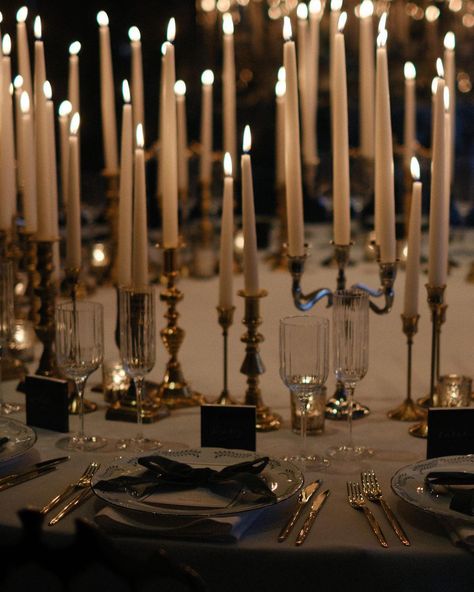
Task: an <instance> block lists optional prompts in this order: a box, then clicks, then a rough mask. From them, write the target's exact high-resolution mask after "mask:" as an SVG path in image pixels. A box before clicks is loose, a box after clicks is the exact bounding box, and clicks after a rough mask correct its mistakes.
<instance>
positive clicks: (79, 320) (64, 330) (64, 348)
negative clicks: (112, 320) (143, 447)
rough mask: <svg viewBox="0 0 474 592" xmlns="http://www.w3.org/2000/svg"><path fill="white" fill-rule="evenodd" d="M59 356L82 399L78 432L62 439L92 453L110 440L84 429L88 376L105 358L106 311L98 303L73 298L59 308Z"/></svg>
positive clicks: (66, 445) (68, 445)
mask: <svg viewBox="0 0 474 592" xmlns="http://www.w3.org/2000/svg"><path fill="white" fill-rule="evenodd" d="M56 356H57V361H58V367H59V369H60V370H61V371H62V373H63V374H64V375H65V376H67V377H68V378H70V379H72V380H74V382H75V384H76V389H77V394H78V398H79V432H78V433H77V434H75V435H74V436H72V437H69V438H66V439H65V440H61V441H60V442H59V445H60V446H61V447H62V448H67V449H70V450H81V451H87V452H91V451H94V450H97V449H98V448H102V447H103V446H105V445H106V444H107V440H106V439H105V438H102V437H101V436H86V435H85V432H84V389H85V386H86V381H87V379H88V377H89V376H90V375H91V374H92V372H94V371H95V370H97V368H99V366H100V365H101V364H102V361H103V357H104V310H103V307H102V304H98V303H96V302H85V301H78V302H76V301H72V302H65V303H63V304H58V306H57V307H56Z"/></svg>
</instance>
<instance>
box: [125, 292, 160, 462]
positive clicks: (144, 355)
mask: <svg viewBox="0 0 474 592" xmlns="http://www.w3.org/2000/svg"><path fill="white" fill-rule="evenodd" d="M119 311H120V314H119V317H120V355H121V357H122V364H123V367H124V368H125V371H126V372H127V374H128V375H129V376H130V377H131V378H132V380H133V382H134V385H135V392H136V397H137V400H136V409H137V427H138V432H137V435H136V436H135V438H131V439H128V440H121V441H120V442H119V444H118V447H119V448H121V449H123V448H127V449H130V450H133V451H137V452H142V451H144V450H155V449H158V448H161V447H162V443H161V442H160V441H159V440H153V439H150V438H145V437H144V436H143V389H144V384H145V375H146V374H148V373H149V372H150V371H151V370H152V368H153V366H154V365H155V355H156V347H155V345H156V344H155V340H156V336H155V324H156V322H155V300H154V292H153V289H152V288H151V287H149V286H142V287H140V288H138V289H135V288H129V287H122V288H120V289H119Z"/></svg>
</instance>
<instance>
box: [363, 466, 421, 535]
mask: <svg viewBox="0 0 474 592" xmlns="http://www.w3.org/2000/svg"><path fill="white" fill-rule="evenodd" d="M360 477H361V480H362V490H363V492H364V495H365V496H366V498H367V499H368V500H370V501H371V502H374V503H377V504H380V505H381V506H382V509H383V511H384V513H385V516H386V517H387V520H388V522H389V524H390V526H391V527H392V528H393V530H394V532H395V534H396V535H397V536H398V538H399V539H400V540H401V542H402V543H403V544H404V545H406V546H407V547H409V546H410V541H409V540H408V537H407V535H406V534H405V532H404V530H403V528H402V527H401V526H400V523H399V522H398V520H397V519H396V517H395V514H394V513H393V512H392V509H391V508H390V506H389V505H388V503H387V502H386V501H385V500H384V498H383V496H382V488H381V487H380V484H379V481H378V479H377V477H376V475H375V472H374V471H369V472H367V473H361V475H360Z"/></svg>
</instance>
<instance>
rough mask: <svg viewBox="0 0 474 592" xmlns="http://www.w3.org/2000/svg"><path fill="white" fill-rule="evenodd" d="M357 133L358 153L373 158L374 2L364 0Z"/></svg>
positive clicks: (360, 45) (361, 15)
mask: <svg viewBox="0 0 474 592" xmlns="http://www.w3.org/2000/svg"><path fill="white" fill-rule="evenodd" d="M359 11H360V12H359V118H360V122H359V134H360V153H361V155H362V156H363V157H365V158H369V159H373V158H374V140H375V136H374V101H375V90H374V78H375V75H374V69H375V60H374V32H373V19H372V15H373V13H374V4H373V2H372V1H371V0H364V1H363V2H362V4H361V5H360V7H359Z"/></svg>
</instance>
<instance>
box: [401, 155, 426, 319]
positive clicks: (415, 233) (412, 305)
mask: <svg viewBox="0 0 474 592" xmlns="http://www.w3.org/2000/svg"><path fill="white" fill-rule="evenodd" d="M410 168H411V174H412V177H413V186H412V195H411V206H410V221H409V224H408V253H407V262H406V266H405V301H404V306H403V314H404V315H405V316H406V317H414V316H416V315H417V314H418V292H419V283H420V250H421V191H422V184H421V182H420V165H419V163H418V160H417V159H416V158H415V157H414V156H413V157H412V159H411V165H410Z"/></svg>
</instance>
